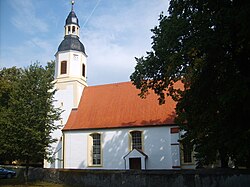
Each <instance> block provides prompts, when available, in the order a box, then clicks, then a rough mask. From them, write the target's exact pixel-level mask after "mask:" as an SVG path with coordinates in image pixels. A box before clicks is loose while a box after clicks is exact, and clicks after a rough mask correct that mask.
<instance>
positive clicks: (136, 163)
mask: <svg viewBox="0 0 250 187" xmlns="http://www.w3.org/2000/svg"><path fill="white" fill-rule="evenodd" d="M129 169H141V158H129Z"/></svg>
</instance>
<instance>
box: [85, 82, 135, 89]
mask: <svg viewBox="0 0 250 187" xmlns="http://www.w3.org/2000/svg"><path fill="white" fill-rule="evenodd" d="M128 83H131V84H132V81H126V82H125V81H124V82H115V83H106V84H99V85H92V86H88V88H89V87H102V86H112V85H120V84H128Z"/></svg>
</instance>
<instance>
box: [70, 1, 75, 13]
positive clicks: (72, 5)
mask: <svg viewBox="0 0 250 187" xmlns="http://www.w3.org/2000/svg"><path fill="white" fill-rule="evenodd" d="M74 4H75V1H74V0H72V1H71V11H73V10H74Z"/></svg>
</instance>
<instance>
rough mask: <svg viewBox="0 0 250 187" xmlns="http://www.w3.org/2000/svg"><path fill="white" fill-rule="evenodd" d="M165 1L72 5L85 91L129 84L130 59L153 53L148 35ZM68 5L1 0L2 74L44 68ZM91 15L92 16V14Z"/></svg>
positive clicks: (91, 0) (101, 0)
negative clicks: (83, 52) (82, 49)
mask: <svg viewBox="0 0 250 187" xmlns="http://www.w3.org/2000/svg"><path fill="white" fill-rule="evenodd" d="M168 4H169V0H75V6H74V10H75V12H76V15H77V17H78V19H79V23H80V26H81V28H80V29H81V31H80V40H81V42H82V43H83V44H84V46H85V50H86V53H87V55H88V58H87V63H88V70H87V82H88V84H89V85H98V84H106V83H115V82H123V81H129V76H130V74H131V73H132V72H133V70H134V67H135V65H136V61H135V59H134V57H141V56H143V55H145V54H146V51H150V50H151V42H152V40H151V36H152V32H151V31H150V29H152V28H154V26H156V25H158V17H159V14H160V13H161V12H162V11H163V12H164V13H165V14H167V9H168ZM70 10H71V4H70V0H0V68H2V67H12V66H17V67H27V66H28V65H30V64H31V63H32V62H35V61H39V62H40V63H41V64H42V65H45V64H46V63H47V62H48V61H50V60H54V59H55V57H54V54H55V53H56V52H57V48H58V46H59V44H60V42H61V41H62V40H63V37H64V24H65V19H66V17H67V15H68V14H69V12H70ZM93 10H94V11H93Z"/></svg>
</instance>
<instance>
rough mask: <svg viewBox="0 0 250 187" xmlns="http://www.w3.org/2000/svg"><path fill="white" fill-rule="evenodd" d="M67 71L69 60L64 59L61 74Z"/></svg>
mask: <svg viewBox="0 0 250 187" xmlns="http://www.w3.org/2000/svg"><path fill="white" fill-rule="evenodd" d="M66 73H67V61H62V62H61V74H66Z"/></svg>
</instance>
